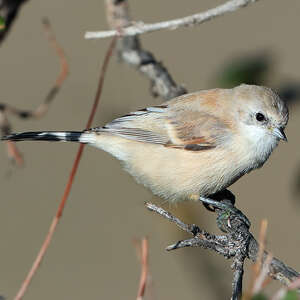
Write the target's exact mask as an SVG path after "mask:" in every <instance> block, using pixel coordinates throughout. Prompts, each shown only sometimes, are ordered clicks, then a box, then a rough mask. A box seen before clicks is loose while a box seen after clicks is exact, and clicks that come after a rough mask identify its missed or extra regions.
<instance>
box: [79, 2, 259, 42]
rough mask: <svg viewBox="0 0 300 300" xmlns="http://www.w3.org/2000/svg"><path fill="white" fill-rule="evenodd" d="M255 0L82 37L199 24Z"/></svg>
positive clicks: (111, 35)
mask: <svg viewBox="0 0 300 300" xmlns="http://www.w3.org/2000/svg"><path fill="white" fill-rule="evenodd" d="M256 1H258V0H230V1H227V2H225V3H224V4H222V5H219V6H217V7H215V8H212V9H209V10H207V11H205V12H202V13H198V14H194V15H191V16H188V17H184V18H180V19H174V20H169V21H163V22H158V23H154V24H144V23H142V22H138V23H135V24H134V25H132V26H128V27H126V28H122V31H120V30H109V31H96V32H86V33H85V36H84V37H85V38H86V39H100V38H108V37H113V36H119V35H122V36H133V35H138V34H143V33H147V32H153V31H157V30H164V29H169V30H174V29H177V28H179V27H187V26H194V25H199V24H201V23H203V22H205V21H209V20H211V19H213V18H215V17H218V16H222V15H224V14H226V13H228V12H233V11H235V10H237V9H239V8H242V7H245V6H247V5H248V4H250V3H254V2H256ZM115 2H119V1H115Z"/></svg>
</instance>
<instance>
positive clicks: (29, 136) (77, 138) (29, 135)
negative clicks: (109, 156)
mask: <svg viewBox="0 0 300 300" xmlns="http://www.w3.org/2000/svg"><path fill="white" fill-rule="evenodd" d="M1 139H2V140H8V141H15V142H18V141H50V142H57V141H65V142H79V143H83V144H86V143H92V142H93V141H94V139H95V135H94V133H91V132H86V131H82V132H80V131H39V132H38V131H36V132H23V133H13V134H10V135H7V136H4V137H2V138H1Z"/></svg>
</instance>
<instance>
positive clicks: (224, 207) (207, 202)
mask: <svg viewBox="0 0 300 300" xmlns="http://www.w3.org/2000/svg"><path fill="white" fill-rule="evenodd" d="M198 199H199V200H200V201H201V202H202V203H203V205H204V206H205V207H206V208H208V207H209V208H208V209H209V210H212V208H213V210H214V211H216V210H217V213H218V217H217V224H218V227H219V228H220V229H221V230H222V231H225V232H227V231H228V230H227V229H226V228H228V227H229V228H230V226H231V225H230V222H231V221H232V220H233V219H234V218H238V219H240V220H241V221H242V222H244V223H245V225H246V226H248V227H250V225H251V223H250V221H249V220H248V218H247V217H246V216H245V215H244V214H243V213H242V212H241V211H240V210H239V209H237V208H236V207H235V206H234V203H235V197H234V195H233V194H232V193H231V192H230V191H228V190H224V191H222V192H219V193H217V194H214V195H211V196H209V197H202V196H200V197H199V198H198Z"/></svg>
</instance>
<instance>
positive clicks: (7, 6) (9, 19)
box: [0, 0, 28, 44]
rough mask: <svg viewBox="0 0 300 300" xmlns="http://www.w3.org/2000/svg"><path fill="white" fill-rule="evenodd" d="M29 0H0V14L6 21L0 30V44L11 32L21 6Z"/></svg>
mask: <svg viewBox="0 0 300 300" xmlns="http://www.w3.org/2000/svg"><path fill="white" fill-rule="evenodd" d="M27 1H28V0H19V1H11V0H0V16H1V18H2V19H3V21H4V23H5V25H4V28H2V29H1V30H0V44H1V43H2V42H3V41H4V38H5V37H6V36H7V34H8V33H9V31H10V29H11V26H12V24H13V23H14V21H15V20H16V17H17V16H18V14H19V10H20V8H21V6H22V5H23V4H24V3H25V2H27Z"/></svg>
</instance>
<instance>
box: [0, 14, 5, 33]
mask: <svg viewBox="0 0 300 300" xmlns="http://www.w3.org/2000/svg"><path fill="white" fill-rule="evenodd" d="M4 28H5V21H4V19H3V18H2V17H1V16H0V30H2V29H4Z"/></svg>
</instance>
